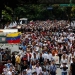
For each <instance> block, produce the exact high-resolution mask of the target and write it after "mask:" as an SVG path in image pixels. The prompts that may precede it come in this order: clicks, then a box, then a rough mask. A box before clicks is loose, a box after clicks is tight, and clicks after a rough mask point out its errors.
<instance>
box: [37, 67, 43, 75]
mask: <svg viewBox="0 0 75 75" xmlns="http://www.w3.org/2000/svg"><path fill="white" fill-rule="evenodd" d="M36 72H37V75H39V74H40V72H42V68H41V67H40V66H39V67H36Z"/></svg>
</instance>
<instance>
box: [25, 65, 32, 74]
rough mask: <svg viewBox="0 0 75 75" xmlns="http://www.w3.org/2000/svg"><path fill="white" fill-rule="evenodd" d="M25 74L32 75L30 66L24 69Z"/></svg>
mask: <svg viewBox="0 0 75 75" xmlns="http://www.w3.org/2000/svg"><path fill="white" fill-rule="evenodd" d="M26 72H27V75H32V70H31V69H30V66H28V67H27V69H26Z"/></svg>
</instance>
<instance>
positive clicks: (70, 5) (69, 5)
mask: <svg viewBox="0 0 75 75" xmlns="http://www.w3.org/2000/svg"><path fill="white" fill-rule="evenodd" d="M60 6H62V7H72V6H75V4H60Z"/></svg>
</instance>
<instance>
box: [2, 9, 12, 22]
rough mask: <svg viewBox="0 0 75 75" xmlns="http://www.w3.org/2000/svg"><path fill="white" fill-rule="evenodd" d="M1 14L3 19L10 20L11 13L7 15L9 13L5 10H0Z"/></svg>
mask: <svg viewBox="0 0 75 75" xmlns="http://www.w3.org/2000/svg"><path fill="white" fill-rule="evenodd" d="M2 14H3V19H4V21H12V17H11V15H9V13H8V12H7V11H5V10H2Z"/></svg>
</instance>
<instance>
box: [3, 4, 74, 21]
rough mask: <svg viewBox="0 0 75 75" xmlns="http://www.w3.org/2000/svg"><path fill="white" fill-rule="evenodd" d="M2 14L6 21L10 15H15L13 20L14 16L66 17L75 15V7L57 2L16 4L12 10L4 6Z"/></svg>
mask: <svg viewBox="0 0 75 75" xmlns="http://www.w3.org/2000/svg"><path fill="white" fill-rule="evenodd" d="M51 6H52V7H53V9H52V10H49V9H47V8H48V7H51ZM12 13H13V14H12ZM2 14H3V15H4V20H6V21H8V20H10V21H12V16H14V17H15V18H14V20H16V17H18V18H28V19H29V20H46V19H66V18H67V19H68V18H70V17H75V7H72V8H69V7H60V6H59V5H58V4H53V5H51V4H25V5H20V4H18V7H16V8H14V10H12V8H10V7H8V6H5V9H4V10H3V11H2Z"/></svg>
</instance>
